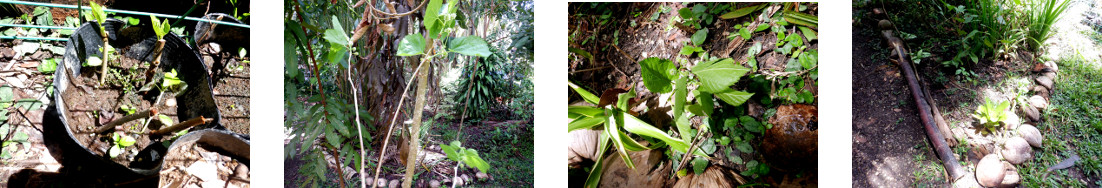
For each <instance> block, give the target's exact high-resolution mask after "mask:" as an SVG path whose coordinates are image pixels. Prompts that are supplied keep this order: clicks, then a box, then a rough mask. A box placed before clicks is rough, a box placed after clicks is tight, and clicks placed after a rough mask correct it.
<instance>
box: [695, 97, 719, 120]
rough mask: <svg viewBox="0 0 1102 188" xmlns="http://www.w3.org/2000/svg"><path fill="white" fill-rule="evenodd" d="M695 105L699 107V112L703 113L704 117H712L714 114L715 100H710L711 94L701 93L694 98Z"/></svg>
mask: <svg viewBox="0 0 1102 188" xmlns="http://www.w3.org/2000/svg"><path fill="white" fill-rule="evenodd" d="M696 100H697V102H696V103H697V105H698V106H700V112H702V113H704V116H710V115H712V112H715V99H713V98H712V93H708V92H703V91H701V92H700V94H699V95H697V96H696Z"/></svg>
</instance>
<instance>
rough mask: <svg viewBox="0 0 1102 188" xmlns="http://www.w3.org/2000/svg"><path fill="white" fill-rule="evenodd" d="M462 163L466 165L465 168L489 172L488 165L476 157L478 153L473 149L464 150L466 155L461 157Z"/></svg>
mask: <svg viewBox="0 0 1102 188" xmlns="http://www.w3.org/2000/svg"><path fill="white" fill-rule="evenodd" d="M463 163H465V164H467V166H472V167H475V168H478V170H479V171H482V172H487V171H488V170H490V164H489V163H486V161H485V160H482V157H479V156H478V151H475V150H474V149H469V148H468V149H466V154H464V155H463Z"/></svg>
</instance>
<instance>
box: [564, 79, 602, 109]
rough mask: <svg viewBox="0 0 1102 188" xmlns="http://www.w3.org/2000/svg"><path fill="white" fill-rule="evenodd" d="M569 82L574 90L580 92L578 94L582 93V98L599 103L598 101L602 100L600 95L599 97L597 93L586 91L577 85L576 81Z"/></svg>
mask: <svg viewBox="0 0 1102 188" xmlns="http://www.w3.org/2000/svg"><path fill="white" fill-rule="evenodd" d="M568 83H569V86H570V88H571V89H574V92H578V95H581V96H582V99H584V100H585V102H589V104H593V105H597V104H598V102H600V101H601V98H600V97H597V96H596V95H593V93H590V92H589V91H586V90H585V89H583V88H582V87H581V86H578V85H575V84H574V82H568Z"/></svg>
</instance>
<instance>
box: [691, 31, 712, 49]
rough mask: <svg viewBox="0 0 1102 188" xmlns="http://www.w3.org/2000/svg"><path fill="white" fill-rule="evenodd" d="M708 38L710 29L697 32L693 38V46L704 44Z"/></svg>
mask: <svg viewBox="0 0 1102 188" xmlns="http://www.w3.org/2000/svg"><path fill="white" fill-rule="evenodd" d="M707 38H708V28H704V29H701V30H697V31H696V33H694V34H693V36H692V41H693V46H700V45H701V44H704V39H707Z"/></svg>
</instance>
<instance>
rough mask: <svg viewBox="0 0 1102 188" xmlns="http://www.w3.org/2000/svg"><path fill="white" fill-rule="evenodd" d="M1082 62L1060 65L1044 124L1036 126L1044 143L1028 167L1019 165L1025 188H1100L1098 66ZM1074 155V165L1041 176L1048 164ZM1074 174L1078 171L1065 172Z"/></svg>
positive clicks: (1073, 59)
mask: <svg viewBox="0 0 1102 188" xmlns="http://www.w3.org/2000/svg"><path fill="white" fill-rule="evenodd" d="M1084 59H1085V58H1083V57H1081V56H1078V57H1070V58H1068V57H1065V58H1064V59H1063V60H1061V61H1058V62H1059V63H1058V64H1059V66H1060V72H1059V75H1058V76H1057V79H1055V80H1057V81H1056V85H1055V87H1056V91H1054V92H1053V95H1052V99H1051V104H1050V105H1049V108H1048V109H1046V110H1045V112H1044V115H1043V116H1044V119H1045V120H1046V122H1044V123H1041V124H1039V125H1037V128H1038V129H1040V130H1041V132H1042V133H1043V134H1044V137H1045V140H1044V145H1043V147H1041V149H1040V152H1036V151H1035V152H1034V155H1035V157H1034V159H1033V160H1032V161H1030V162H1028V163H1027V164H1028V165H1022V166H1020V167H1019V171H1018V172H1019V173H1020V174H1022V178H1023V179H1022V185H1024V186H1025V187H1098V186H1102V180H1100V177H1102V116H1099V114H1102V89H1099V88H1102V82H1099V81H1100V80H1102V67H1099V66H1098V64H1099V62H1088V61H1086V60H1084ZM1072 154H1075V155H1079V156H1080V157H1081V159H1080V160H1079V161H1078V162H1076V163H1075V166H1073V167H1071V168H1067V169H1063V170H1054V171H1052V172H1050V173H1049V174H1047V176H1046V175H1045V173H1046V170H1047V168H1048V167H1049V166H1052V165H1055V164H1057V163H1059V162H1061V161H1062V160H1064V159H1066V158H1068V157H1070V156H1071V155H1072ZM1073 171H1074V172H1078V173H1069V172H1073ZM1073 174H1082V177H1081V176H1079V175H1073Z"/></svg>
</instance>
